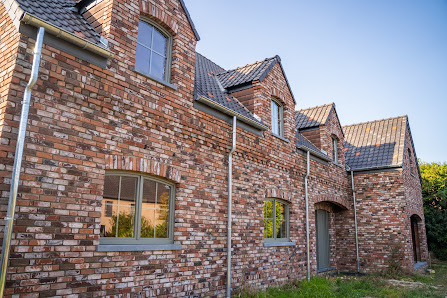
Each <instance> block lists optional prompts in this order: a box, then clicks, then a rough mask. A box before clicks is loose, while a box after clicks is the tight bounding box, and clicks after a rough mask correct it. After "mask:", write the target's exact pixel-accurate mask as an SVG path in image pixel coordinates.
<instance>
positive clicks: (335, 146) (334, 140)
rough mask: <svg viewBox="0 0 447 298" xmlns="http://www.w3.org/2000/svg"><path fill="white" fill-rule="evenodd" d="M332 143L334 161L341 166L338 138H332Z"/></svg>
mask: <svg viewBox="0 0 447 298" xmlns="http://www.w3.org/2000/svg"><path fill="white" fill-rule="evenodd" d="M331 139H332V140H331V141H332V161H333V162H334V163H336V164H339V162H338V161H339V159H338V157H339V155H338V138H337V137H335V136H332V137H331Z"/></svg>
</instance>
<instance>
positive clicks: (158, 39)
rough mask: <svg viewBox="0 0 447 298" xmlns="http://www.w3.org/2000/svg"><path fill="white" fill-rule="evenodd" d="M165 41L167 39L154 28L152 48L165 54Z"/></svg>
mask: <svg viewBox="0 0 447 298" xmlns="http://www.w3.org/2000/svg"><path fill="white" fill-rule="evenodd" d="M166 42H167V39H166V37H164V36H163V35H162V34H161V33H160V32H159V31H158V30H157V29H155V30H154V43H153V45H152V50H154V51H156V52H157V53H159V54H161V55H163V56H166Z"/></svg>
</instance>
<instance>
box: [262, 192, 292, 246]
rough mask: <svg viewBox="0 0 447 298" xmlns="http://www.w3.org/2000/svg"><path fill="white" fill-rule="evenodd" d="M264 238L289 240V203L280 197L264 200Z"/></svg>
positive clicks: (266, 239) (268, 240) (270, 240)
mask: <svg viewBox="0 0 447 298" xmlns="http://www.w3.org/2000/svg"><path fill="white" fill-rule="evenodd" d="M264 240H265V241H266V242H274V241H289V204H287V203H286V202H284V201H282V200H279V199H270V198H269V199H266V200H265V201H264Z"/></svg>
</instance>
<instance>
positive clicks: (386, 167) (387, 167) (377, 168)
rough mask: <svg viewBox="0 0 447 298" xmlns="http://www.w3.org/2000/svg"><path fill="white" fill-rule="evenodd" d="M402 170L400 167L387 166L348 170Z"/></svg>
mask: <svg viewBox="0 0 447 298" xmlns="http://www.w3.org/2000/svg"><path fill="white" fill-rule="evenodd" d="M398 168H402V165H388V166H375V167H367V168H359V169H350V171H351V172H363V171H372V170H382V169H383V170H386V169H398Z"/></svg>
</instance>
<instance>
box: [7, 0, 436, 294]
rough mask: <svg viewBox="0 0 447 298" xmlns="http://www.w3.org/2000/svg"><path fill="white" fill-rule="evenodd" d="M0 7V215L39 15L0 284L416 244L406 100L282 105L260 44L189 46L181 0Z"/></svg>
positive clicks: (235, 275)
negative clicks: (395, 109)
mask: <svg viewBox="0 0 447 298" xmlns="http://www.w3.org/2000/svg"><path fill="white" fill-rule="evenodd" d="M0 24H1V26H0V49H1V53H2V55H1V56H0V96H1V97H0V140H1V143H0V172H1V174H2V175H1V176H0V183H1V184H0V199H1V206H2V209H1V210H2V212H3V214H2V218H3V217H4V216H5V214H6V210H7V209H8V199H9V197H10V196H13V194H12V193H13V192H10V187H11V183H12V178H11V177H12V172H13V167H14V158H15V153H14V152H15V150H16V147H19V146H16V145H17V138H18V136H17V134H18V130H19V125H20V113H21V109H22V104H21V102H22V99H23V98H24V93H25V89H26V86H27V84H28V81H29V80H30V75H31V72H32V71H31V69H32V64H33V58H34V56H36V54H34V53H33V49H34V48H35V45H36V36H37V34H38V33H37V32H38V30H37V29H38V28H44V29H45V31H44V33H43V46H42V51H41V62H40V64H38V65H37V66H39V68H38V71H39V73H38V80H37V83H36V84H35V86H34V88H33V89H32V91H31V92H32V95H31V103H30V108H29V117H28V121H27V123H28V126H27V132H26V142H25V145H24V151H23V159H22V160H23V162H22V171H21V175H20V186H19V188H18V197H17V205H16V208H15V211H16V213H15V221H14V228H13V234H12V241H11V250H10V256H9V267H8V271H7V274H6V288H5V296H15V297H21V296H23V297H25V296H26V297H37V296H46V297H47V296H69V297H78V296H79V297H91V296H111V295H112V296H113V295H117V296H119V295H122V296H165V297H174V296H175V297H184V296H194V297H198V296H224V295H225V293H226V287H227V285H228V284H229V285H230V286H231V288H232V290H233V291H234V290H236V289H238V288H241V287H248V286H249V287H256V288H263V287H266V286H268V285H270V284H274V283H281V282H287V281H291V280H294V279H303V278H305V277H306V274H307V271H308V273H309V274H318V273H319V272H324V271H327V270H338V271H349V272H356V271H357V270H359V271H360V272H366V273H367V272H373V271H379V270H383V269H386V268H387V267H388V265H389V263H390V260H391V259H393V258H398V259H399V260H400V261H401V263H402V265H403V267H404V268H405V269H407V270H414V269H415V268H418V267H420V266H424V262H426V261H427V260H428V250H427V243H426V237H425V226H424V215H423V209H422V199H421V181H420V175H419V171H418V166H417V158H416V153H415V149H414V144H413V141H412V137H411V131H410V127H409V122H408V118H407V117H406V116H403V117H396V118H392V119H385V120H380V121H374V122H367V123H362V124H355V125H350V126H345V127H342V125H341V124H340V121H339V118H338V113H337V111H336V109H335V105H334V104H329V105H325V106H319V107H314V108H310V109H304V110H300V111H295V106H296V104H297V103H296V101H295V99H294V96H293V94H292V91H291V89H290V86H289V83H288V81H287V78H286V74H285V72H284V69H283V66H282V62H281V60H280V58H279V57H278V56H276V57H272V58H269V59H265V60H263V61H258V62H255V63H252V64H248V65H245V66H242V67H239V68H236V69H233V70H225V69H224V68H222V67H220V66H218V65H217V64H215V63H214V62H212V61H211V60H209V59H208V58H206V57H204V56H202V55H201V54H199V53H196V51H195V46H196V43H197V41H198V40H199V35H198V33H197V31H196V29H195V27H194V24H193V22H192V20H191V17H190V15H189V14H188V11H187V9H186V7H185V4H184V3H183V1H182V0H160V1H151V0H139V1H136V0H126V1H124V0H102V1H101V0H96V1H86V0H82V1H71V0H50V1H40V2H38V1H32V0H1V1H0ZM39 32H43V31H39ZM41 34H42V33H41ZM40 36H42V35H40ZM234 124H236V126H234ZM233 140H235V142H234V141H233ZM233 145H236V146H235V148H234V146H233ZM230 160H231V163H232V167H229V164H231V163H230V162H229V161H230ZM230 195H231V196H232V199H231V200H229V196H230ZM229 201H230V202H231V208H232V212H230V214H231V216H228V214H229V212H228V210H229V209H228V203H229ZM306 202H307V205H306ZM306 207H307V208H306ZM306 210H307V212H306ZM230 217H231V219H232V223H231V222H230V223H231V224H230V226H231V233H228V231H229V229H228V226H227V223H228V222H229V218H230ZM306 219H307V220H306ZM306 223H307V224H306ZM356 227H357V229H356ZM356 230H357V232H356ZM227 235H230V236H231V237H230V239H227ZM307 235H308V236H307ZM229 241H231V246H230V247H231V249H232V252H231V261H230V262H229V264H230V265H231V266H230V268H229V271H230V272H231V276H230V278H229V279H230V283H228V282H227V276H228V275H227V260H228V259H229V258H228V254H227V249H228V245H227V244H228V243H229ZM5 268H6V267H5Z"/></svg>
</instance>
